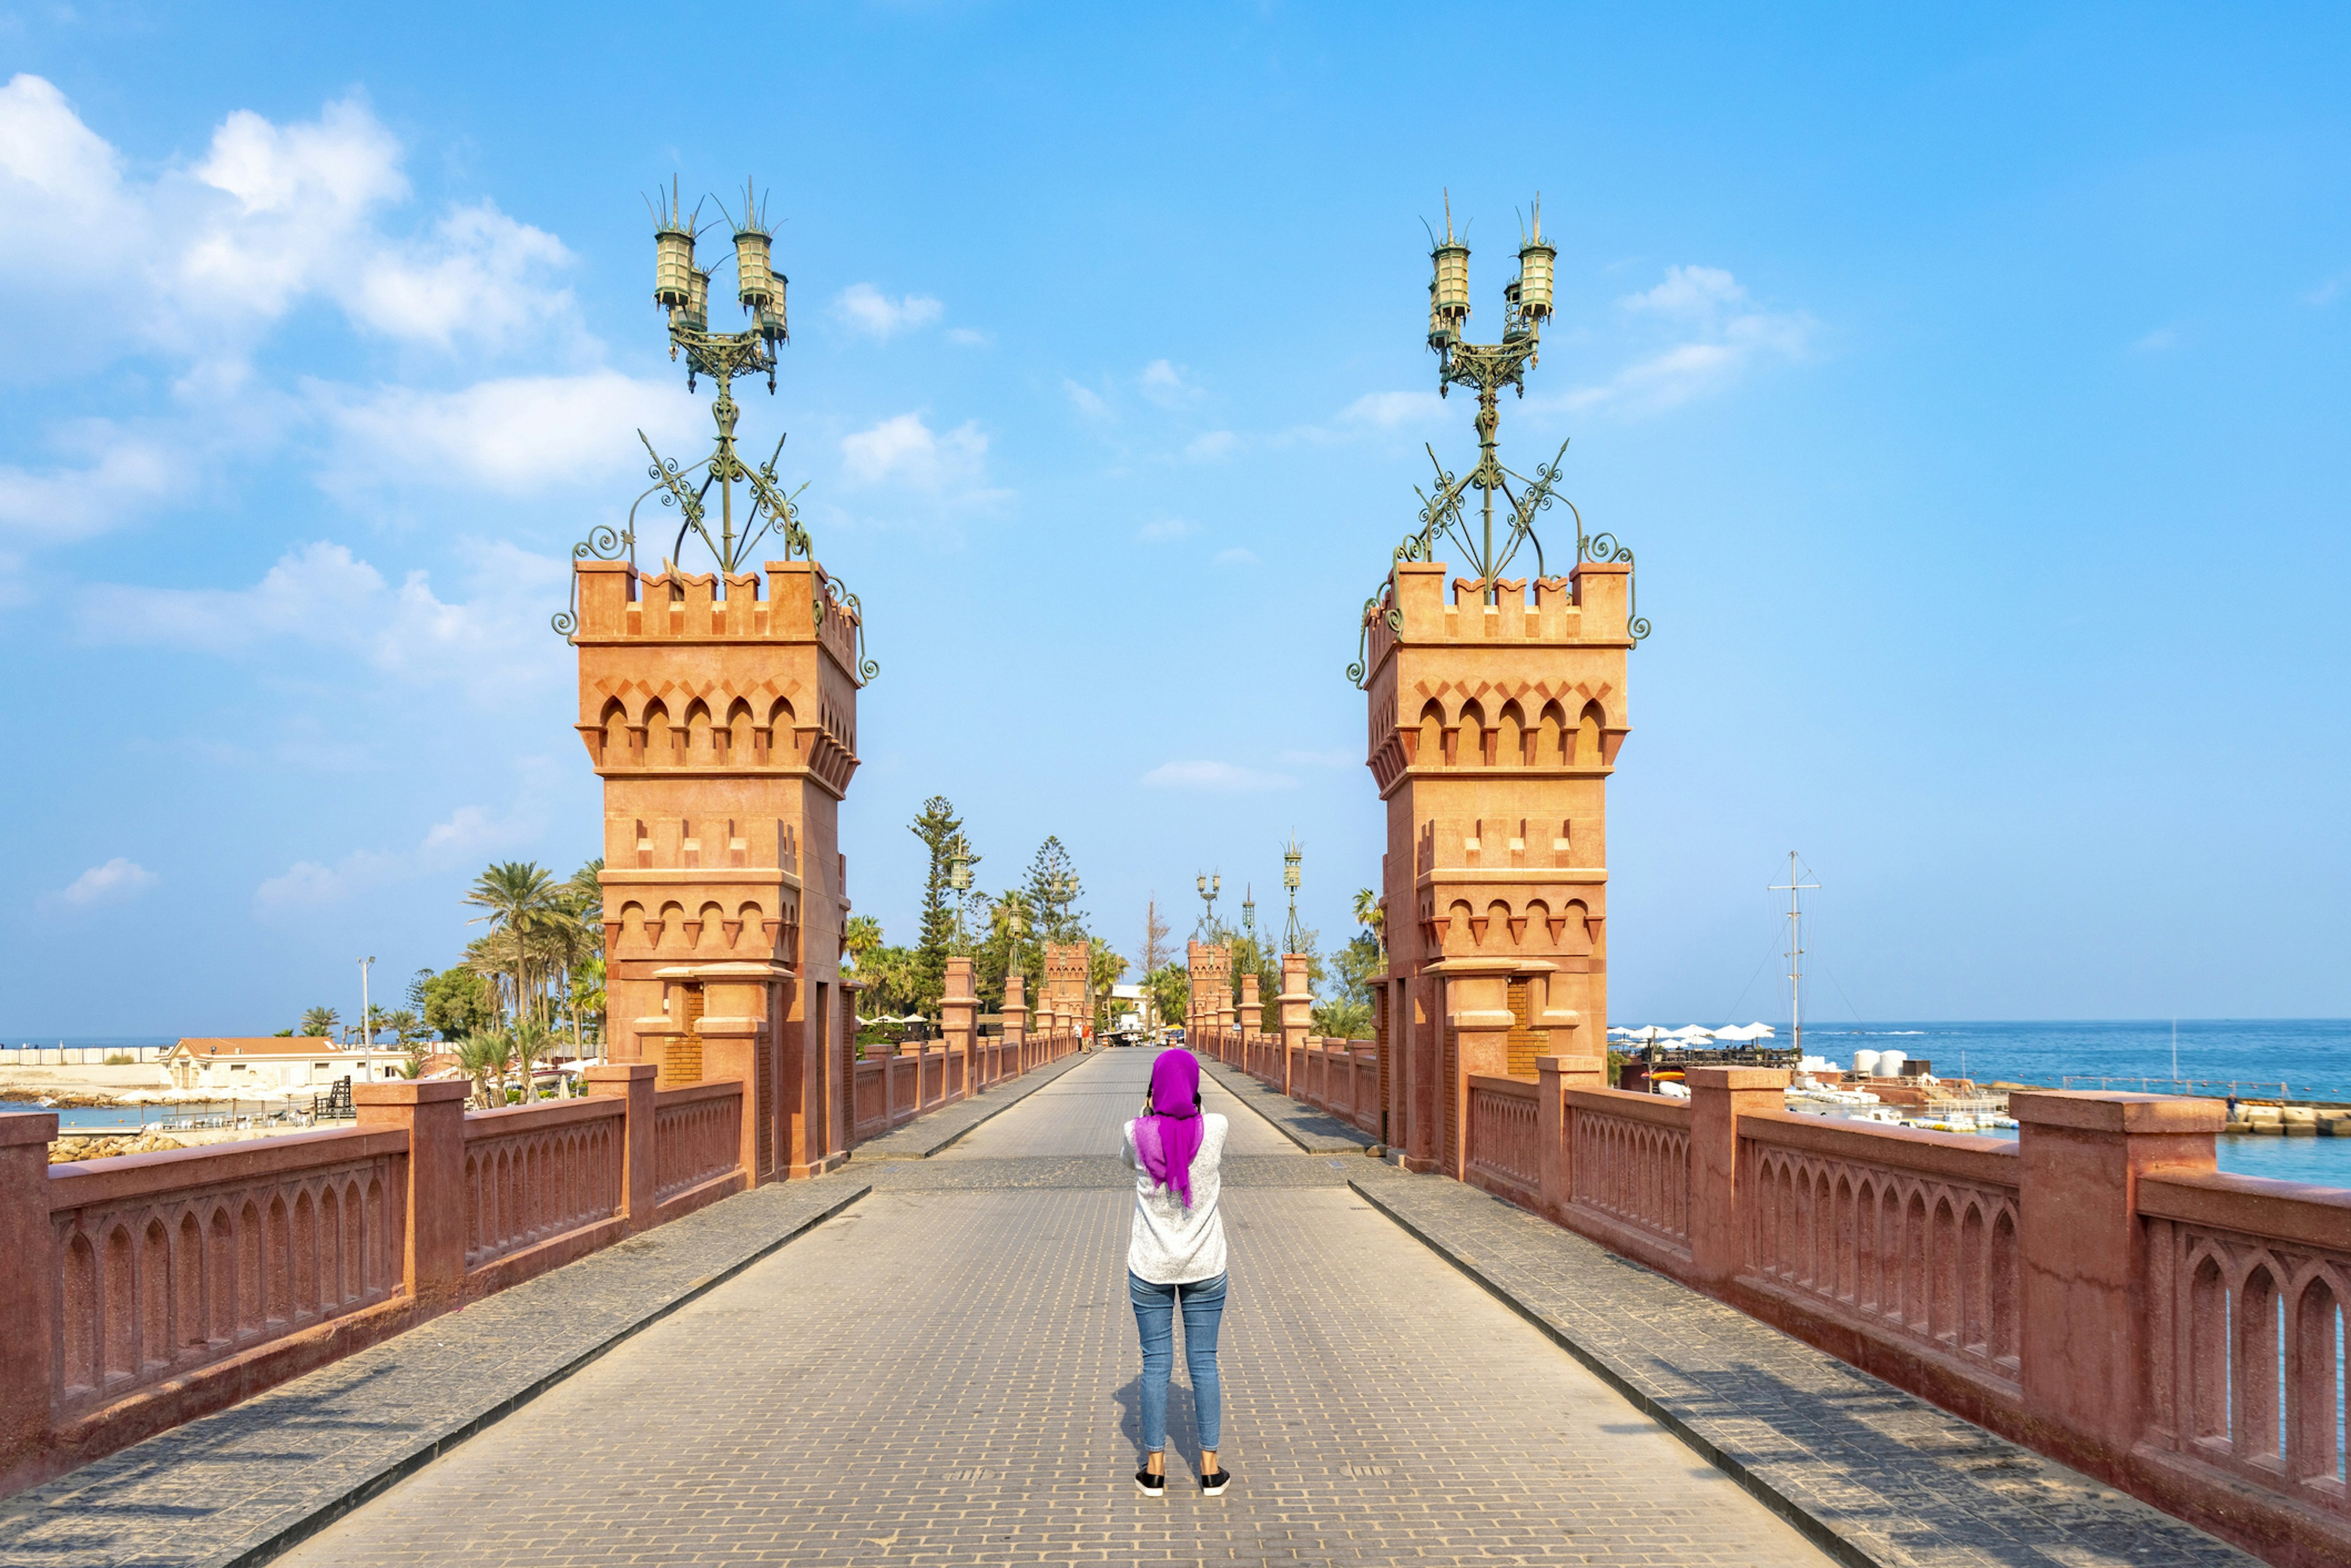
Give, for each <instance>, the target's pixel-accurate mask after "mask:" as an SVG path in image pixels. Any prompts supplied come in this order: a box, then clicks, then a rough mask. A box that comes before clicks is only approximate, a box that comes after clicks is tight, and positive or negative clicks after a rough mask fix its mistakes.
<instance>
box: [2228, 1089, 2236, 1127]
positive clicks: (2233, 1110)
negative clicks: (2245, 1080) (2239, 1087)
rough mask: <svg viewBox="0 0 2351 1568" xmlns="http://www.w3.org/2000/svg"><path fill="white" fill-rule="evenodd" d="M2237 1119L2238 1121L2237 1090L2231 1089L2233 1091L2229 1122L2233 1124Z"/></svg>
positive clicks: (2230, 1098)
mask: <svg viewBox="0 0 2351 1568" xmlns="http://www.w3.org/2000/svg"><path fill="white" fill-rule="evenodd" d="M2236 1119H2237V1092H2236V1091H2235V1090H2233V1089H2231V1090H2230V1091H2229V1120H2231V1122H2233V1121H2235V1120H2236Z"/></svg>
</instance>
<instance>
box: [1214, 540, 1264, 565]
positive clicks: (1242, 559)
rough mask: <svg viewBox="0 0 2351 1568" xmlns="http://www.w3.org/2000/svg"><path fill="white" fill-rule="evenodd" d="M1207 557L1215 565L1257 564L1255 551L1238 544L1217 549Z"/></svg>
mask: <svg viewBox="0 0 2351 1568" xmlns="http://www.w3.org/2000/svg"><path fill="white" fill-rule="evenodd" d="M1208 559H1209V561H1210V563H1211V564H1213V565H1216V566H1255V565H1256V564H1257V552H1256V551H1255V550H1250V549H1242V548H1241V547H1240V546H1238V545H1234V546H1232V547H1231V548H1230V549H1220V550H1218V551H1217V553H1216V554H1215V555H1213V556H1210V557H1209V558H1208Z"/></svg>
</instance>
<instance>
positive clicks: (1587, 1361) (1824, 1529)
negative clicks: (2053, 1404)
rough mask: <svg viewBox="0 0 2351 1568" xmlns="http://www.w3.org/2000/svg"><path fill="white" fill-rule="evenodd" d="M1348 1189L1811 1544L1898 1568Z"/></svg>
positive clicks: (1496, 1285) (1860, 1567)
mask: <svg viewBox="0 0 2351 1568" xmlns="http://www.w3.org/2000/svg"><path fill="white" fill-rule="evenodd" d="M1347 1185H1348V1186H1350V1187H1353V1189H1354V1191H1355V1195H1356V1196H1357V1197H1361V1198H1362V1199H1363V1200H1364V1202H1365V1203H1368V1204H1370V1205H1371V1206H1372V1207H1374V1208H1375V1209H1378V1210H1379V1211H1380V1212H1381V1213H1382V1214H1384V1215H1386V1216H1387V1217H1388V1218H1389V1219H1391V1220H1393V1221H1395V1225H1396V1228H1398V1229H1400V1230H1402V1231H1403V1232H1404V1233H1405V1235H1407V1236H1409V1237H1411V1238H1412V1239H1414V1240H1416V1241H1417V1242H1419V1243H1420V1244H1421V1245H1422V1246H1424V1247H1426V1248H1427V1249H1429V1250H1430V1251H1432V1252H1434V1253H1436V1254H1437V1256H1438V1257H1440V1258H1442V1259H1444V1260H1446V1261H1447V1263H1450V1264H1452V1265H1453V1266H1454V1267H1455V1268H1456V1269H1458V1270H1460V1271H1461V1272H1462V1273H1464V1274H1466V1275H1468V1277H1469V1278H1470V1280H1472V1281H1475V1282H1476V1283H1477V1285H1478V1286H1479V1289H1481V1290H1483V1291H1485V1292H1486V1293H1487V1294H1488V1295H1489V1296H1491V1297H1493V1298H1494V1299H1495V1300H1496V1301H1499V1302H1501V1303H1502V1305H1504V1306H1506V1307H1508V1308H1510V1311H1511V1312H1515V1313H1517V1314H1518V1315H1519V1316H1520V1317H1521V1318H1523V1319H1525V1320H1526V1321H1527V1322H1530V1323H1532V1324H1533V1325H1534V1327H1535V1329H1536V1331H1537V1332H1538V1333H1541V1335H1542V1336H1543V1337H1544V1338H1545V1339H1547V1340H1549V1341H1551V1342H1552V1343H1553V1344H1555V1345H1557V1346H1559V1348H1560V1349H1562V1350H1563V1351H1565V1352H1567V1354H1570V1355H1572V1356H1573V1357H1574V1358H1575V1359H1576V1360H1577V1361H1578V1362H1580V1363H1582V1364H1583V1366H1584V1368H1585V1369H1586V1370H1588V1371H1589V1372H1591V1373H1592V1374H1593V1375H1594V1376H1596V1377H1598V1378H1599V1379H1600V1381H1601V1382H1603V1383H1605V1384H1606V1385H1608V1386H1609V1387H1611V1388H1613V1389H1614V1390H1615V1391H1616V1392H1617V1394H1619V1395H1621V1396H1623V1397H1624V1399H1625V1402H1626V1403H1627V1404H1629V1405H1631V1406H1633V1407H1634V1408H1635V1409H1636V1410H1638V1411H1639V1412H1640V1413H1641V1414H1642V1415H1644V1416H1647V1417H1649V1419H1651V1420H1652V1421H1655V1422H1656V1423H1657V1425H1659V1426H1660V1427H1664V1428H1665V1429H1666V1430H1667V1431H1668V1432H1671V1433H1672V1434H1673V1435H1674V1436H1675V1437H1677V1438H1679V1439H1680V1440H1681V1441H1682V1442H1683V1443H1684V1444H1685V1445H1687V1447H1688V1448H1689V1449H1690V1450H1691V1451H1692V1452H1693V1453H1695V1454H1697V1455H1698V1458H1702V1459H1704V1460H1705V1461H1706V1462H1707V1463H1708V1464H1709V1465H1712V1466H1713V1467H1714V1468H1715V1469H1719V1470H1720V1471H1721V1472H1722V1473H1723V1474H1725V1475H1727V1476H1729V1478H1730V1479H1732V1480H1735V1481H1737V1482H1738V1483H1739V1484H1740V1488H1741V1489H1743V1490H1746V1491H1747V1492H1748V1493H1749V1494H1750V1495H1751V1496H1753V1497H1754V1498H1755V1499H1756V1500H1758V1501H1759V1502H1761V1503H1762V1505H1763V1506H1764V1507H1766V1508H1768V1509H1770V1510H1771V1511H1772V1512H1773V1513H1776V1514H1778V1515H1779V1516H1780V1517H1781V1518H1782V1519H1784V1520H1786V1521H1788V1522H1789V1523H1790V1524H1792V1525H1793V1526H1794V1527H1795V1528H1796V1530H1797V1531H1799V1532H1800V1533H1802V1536H1803V1537H1804V1539H1805V1540H1807V1541H1809V1542H1812V1543H1813V1545H1815V1546H1817V1547H1819V1548H1820V1549H1821V1550H1822V1551H1823V1552H1827V1553H1828V1554H1829V1555H1830V1556H1832V1557H1834V1558H1835V1559H1836V1560H1837V1561H1838V1562H1840V1563H1846V1564H1848V1565H1849V1568H1896V1565H1895V1564H1893V1563H1888V1562H1887V1560H1886V1559H1885V1558H1882V1557H1878V1556H1876V1555H1875V1554H1873V1553H1871V1552H1868V1551H1867V1550H1865V1548H1863V1547H1862V1546H1861V1545H1860V1544H1859V1543H1857V1542H1854V1541H1853V1540H1851V1539H1850V1538H1848V1537H1846V1536H1844V1535H1843V1534H1841V1533H1839V1532H1838V1531H1837V1530H1836V1529H1835V1527H1834V1526H1833V1525H1831V1524H1830V1523H1829V1522H1828V1521H1825V1520H1823V1519H1822V1518H1821V1517H1820V1516H1819V1515H1817V1514H1815V1513H1813V1512H1812V1511H1810V1510H1809V1509H1806V1508H1805V1507H1804V1506H1803V1505H1802V1503H1799V1502H1798V1501H1796V1500H1795V1499H1793V1498H1792V1497H1790V1496H1789V1495H1788V1494H1787V1493H1785V1492H1783V1491H1782V1490H1780V1489H1779V1488H1777V1487H1775V1486H1773V1485H1771V1482H1769V1481H1767V1480H1765V1479H1763V1478H1762V1477H1761V1476H1759V1475H1757V1474H1756V1473H1755V1471H1754V1470H1753V1469H1750V1468H1749V1467H1748V1466H1747V1465H1745V1464H1743V1463H1741V1462H1740V1460H1739V1459H1738V1458H1735V1457H1733V1456H1732V1455H1729V1454H1726V1453H1724V1452H1723V1451H1722V1450H1721V1449H1720V1448H1716V1447H1715V1446H1714V1445H1713V1444H1712V1443H1710V1442H1708V1441H1707V1439H1706V1438H1705V1437H1703V1436H1702V1435H1701V1434H1700V1433H1699V1432H1698V1429H1697V1428H1696V1427H1692V1426H1691V1425H1690V1424H1689V1423H1688V1422H1687V1421H1685V1420H1683V1419H1682V1418H1681V1417H1680V1416H1678V1415H1677V1414H1675V1413H1674V1411H1673V1410H1672V1409H1670V1408H1669V1407H1667V1406H1665V1405H1662V1404H1660V1403H1658V1402H1657V1401H1656V1400H1655V1399H1653V1398H1651V1397H1650V1396H1648V1395H1647V1394H1646V1393H1644V1392H1642V1390H1641V1388H1640V1387H1639V1386H1638V1385H1635V1383H1634V1382H1632V1380H1631V1379H1629V1378H1627V1377H1626V1376H1625V1375H1624V1374H1623V1373H1621V1372H1620V1371H1618V1369H1617V1368H1616V1367H1615V1366H1614V1364H1611V1363H1610V1362H1609V1361H1608V1360H1607V1358H1605V1357H1604V1356H1602V1355H1601V1354H1599V1353H1597V1352H1596V1351H1593V1350H1592V1349H1590V1348H1589V1347H1587V1346H1586V1345H1584V1344H1583V1343H1581V1342H1580V1341H1578V1340H1576V1339H1575V1338H1573V1336H1572V1335H1570V1334H1569V1333H1567V1331H1566V1330H1565V1329H1563V1328H1562V1327H1561V1326H1560V1325H1559V1324H1558V1323H1556V1322H1552V1320H1551V1319H1550V1318H1548V1317H1545V1316H1544V1315H1543V1314H1542V1313H1541V1312H1538V1311H1536V1310H1535V1309H1534V1308H1533V1307H1531V1306H1529V1305H1528V1304H1527V1303H1526V1302H1524V1301H1520V1300H1519V1298H1518V1297H1516V1296H1515V1295H1512V1294H1511V1293H1510V1290H1509V1289H1508V1288H1507V1287H1505V1286H1504V1285H1502V1284H1501V1283H1500V1282H1499V1281H1497V1280H1495V1279H1494V1278H1493V1277H1492V1276H1491V1275H1489V1274H1488V1273H1486V1272H1485V1271H1484V1270H1481V1269H1479V1267H1478V1265H1477V1264H1475V1263H1472V1262H1470V1261H1469V1260H1468V1259H1466V1258H1464V1257H1463V1256H1461V1254H1460V1253H1458V1252H1457V1251H1456V1250H1454V1249H1452V1248H1450V1247H1448V1246H1447V1245H1446V1244H1445V1243H1444V1242H1442V1241H1440V1240H1438V1239H1437V1238H1436V1237H1434V1236H1432V1235H1430V1234H1429V1233H1428V1232H1427V1231H1426V1230H1424V1229H1422V1228H1420V1227H1419V1226H1417V1225H1415V1224H1414V1223H1413V1222H1412V1221H1411V1220H1409V1219H1407V1218H1405V1217H1404V1215H1402V1214H1400V1213H1398V1212H1397V1211H1396V1210H1395V1208H1393V1207H1390V1206H1388V1205H1387V1204H1385V1203H1384V1202H1382V1201H1381V1200H1380V1196H1379V1194H1378V1193H1377V1192H1376V1191H1374V1186H1376V1185H1377V1184H1376V1182H1374V1183H1373V1184H1371V1185H1366V1184H1365V1183H1364V1182H1363V1181H1361V1180H1357V1179H1353V1178H1350V1179H1349V1181H1348V1183H1347Z"/></svg>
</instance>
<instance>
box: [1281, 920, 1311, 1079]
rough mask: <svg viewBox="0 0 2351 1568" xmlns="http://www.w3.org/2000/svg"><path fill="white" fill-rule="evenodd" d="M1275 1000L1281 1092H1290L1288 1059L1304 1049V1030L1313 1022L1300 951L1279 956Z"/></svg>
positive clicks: (1304, 964) (1291, 1070)
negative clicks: (1278, 1012)
mask: <svg viewBox="0 0 2351 1568" xmlns="http://www.w3.org/2000/svg"><path fill="white" fill-rule="evenodd" d="M1276 1000H1278V1001H1279V1002H1280V1005H1281V1073H1280V1083H1281V1092H1283V1093H1284V1094H1290V1093H1292V1092H1294V1090H1293V1088H1292V1085H1291V1083H1290V1079H1291V1077H1292V1076H1293V1071H1294V1070H1293V1069H1292V1067H1291V1065H1290V1062H1291V1059H1292V1057H1294V1056H1295V1055H1296V1054H1297V1053H1298V1052H1300V1051H1303V1050H1304V1049H1305V1048H1306V1031H1307V1030H1309V1029H1311V1028H1312V1027H1313V1024H1314V1018H1313V1009H1314V993H1313V992H1312V991H1311V990H1310V989H1308V988H1307V984H1306V956H1305V955H1304V954H1302V953H1284V954H1283V955H1282V956H1281V995H1280V997H1279V998H1276Z"/></svg>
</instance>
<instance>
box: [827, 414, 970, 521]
mask: <svg viewBox="0 0 2351 1568" xmlns="http://www.w3.org/2000/svg"><path fill="white" fill-rule="evenodd" d="M986 465H987V436H986V435H985V434H982V433H981V431H980V428H979V423H978V422H977V420H966V421H965V422H964V423H961V424H959V425H957V426H956V428H955V429H953V430H950V431H947V432H946V433H945V434H941V433H939V432H936V431H934V430H933V429H932V428H931V427H930V426H929V425H928V424H927V423H924V420H923V416H922V415H921V414H919V413H902V414H898V415H895V416H893V417H892V418H889V419H885V420H883V422H882V423H879V424H876V425H874V426H872V428H871V429H868V430H861V431H858V432H856V433H854V434H850V435H845V436H843V437H841V472H842V475H843V476H844V477H845V478H846V479H847V480H848V481H849V483H850V484H852V485H863V486H873V485H899V486H907V487H909V488H911V489H914V490H917V491H920V492H922V493H924V494H925V495H928V496H932V497H938V498H940V499H943V500H953V501H977V500H991V499H995V498H996V497H999V496H1000V495H1001V494H1002V492H1001V491H994V490H988V489H986V488H984V487H983V486H982V485H981V477H982V473H983V470H984V469H985V467H986Z"/></svg>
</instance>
